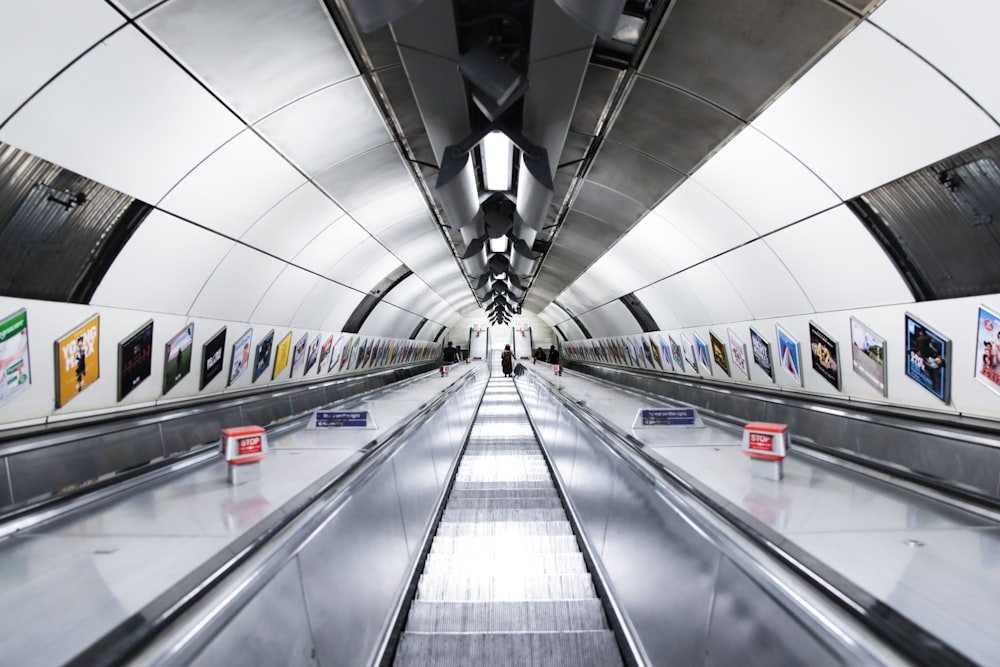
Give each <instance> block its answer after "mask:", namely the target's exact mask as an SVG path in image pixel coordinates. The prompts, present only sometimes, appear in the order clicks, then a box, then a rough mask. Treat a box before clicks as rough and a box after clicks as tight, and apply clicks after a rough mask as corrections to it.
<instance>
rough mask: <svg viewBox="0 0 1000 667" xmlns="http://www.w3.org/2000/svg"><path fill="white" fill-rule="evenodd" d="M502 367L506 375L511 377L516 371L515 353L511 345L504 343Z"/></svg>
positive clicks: (501, 356) (501, 355)
mask: <svg viewBox="0 0 1000 667" xmlns="http://www.w3.org/2000/svg"><path fill="white" fill-rule="evenodd" d="M500 369H501V370H502V371H503V375H504V377H510V374H511V373H513V372H514V353H513V352H511V351H510V345H504V348H503V352H501V353H500Z"/></svg>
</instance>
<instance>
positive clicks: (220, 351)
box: [198, 327, 226, 391]
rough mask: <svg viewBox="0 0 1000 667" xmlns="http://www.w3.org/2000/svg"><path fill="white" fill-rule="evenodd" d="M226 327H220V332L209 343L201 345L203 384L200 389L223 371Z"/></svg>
mask: <svg viewBox="0 0 1000 667" xmlns="http://www.w3.org/2000/svg"><path fill="white" fill-rule="evenodd" d="M225 350H226V327H222V328H221V329H219V332H218V333H217V334H215V335H214V336H212V337H211V338H210V339H209V341H208V342H207V343H205V344H204V345H202V346H201V384H200V385H199V386H198V391H201V390H202V389H204V388H205V387H207V386H208V383H209V382H211V381H212V380H214V379H215V378H216V376H218V375H219V373H221V372H222V359H223V357H224V356H225V353H226V351H225Z"/></svg>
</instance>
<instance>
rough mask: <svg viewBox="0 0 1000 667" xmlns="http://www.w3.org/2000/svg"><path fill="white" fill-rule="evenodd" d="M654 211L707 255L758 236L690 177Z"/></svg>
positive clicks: (717, 252) (716, 253)
mask: <svg viewBox="0 0 1000 667" xmlns="http://www.w3.org/2000/svg"><path fill="white" fill-rule="evenodd" d="M656 214H657V215H658V216H660V217H661V218H663V219H665V220H668V221H669V222H670V223H671V224H672V225H673V226H674V228H675V229H677V230H678V231H680V232H681V233H682V234H684V236H686V237H687V238H688V239H689V240H690V241H691V242H692V243H694V244H695V245H696V246H697V247H698V248H699V249H700V250H701V251H702V252H703V253H704V254H705V255H706V256H708V257H712V256H714V255H718V254H719V253H722V252H725V251H727V250H729V249H730V248H734V247H736V246H738V245H742V244H744V243H746V242H747V241H750V240H751V239H753V238H755V237H756V236H757V234H756V233H755V232H754V230H753V228H752V227H751V226H750V225H748V224H747V222H746V220H744V219H742V218H741V217H740V216H738V215H737V214H736V213H735V212H734V211H733V209H731V208H729V207H728V206H726V204H725V203H724V202H722V201H721V200H720V199H719V198H718V197H716V196H715V195H713V194H712V193H711V192H709V191H708V190H706V189H705V188H703V187H701V186H700V185H698V184H697V183H695V182H694V181H693V180H687V181H684V183H682V184H681V185H680V187H678V188H677V189H676V190H674V191H673V192H672V193H670V196H669V197H667V198H666V199H665V200H663V203H661V204H660V205H659V206H657V207H656Z"/></svg>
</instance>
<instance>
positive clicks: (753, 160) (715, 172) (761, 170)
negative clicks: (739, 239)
mask: <svg viewBox="0 0 1000 667" xmlns="http://www.w3.org/2000/svg"><path fill="white" fill-rule="evenodd" d="M691 179H692V180H694V181H695V182H696V183H699V184H700V185H702V186H704V187H705V188H706V189H707V190H709V191H711V192H712V193H713V194H714V195H715V196H716V197H718V198H719V199H721V200H722V201H724V202H725V203H726V204H727V205H728V206H729V207H730V208H731V209H733V210H734V211H735V212H736V213H737V214H738V215H739V216H740V217H741V218H742V219H743V220H746V221H747V223H749V224H750V226H751V227H753V229H754V230H755V231H756V232H757V233H758V234H766V233H767V232H770V231H773V230H775V229H778V228H779V227H784V226H785V225H788V224H791V223H793V222H797V221H799V220H801V219H803V218H806V217H808V216H810V215H814V214H816V213H819V212H820V211H823V210H826V209H828V208H831V207H833V206H836V205H837V204H839V203H840V199H839V198H838V197H837V195H836V194H834V193H833V191H832V190H830V188H828V187H827V186H826V185H825V184H824V183H823V182H822V181H821V180H819V179H818V178H816V175H815V174H813V173H812V172H810V171H809V170H808V169H806V168H805V166H804V165H803V164H802V163H801V162H799V161H798V160H796V159H795V158H794V157H792V155H790V154H789V153H788V151H786V150H785V149H784V148H782V147H781V146H778V145H777V144H776V143H774V142H773V141H771V140H770V139H768V138H767V137H766V136H764V135H763V134H761V133H760V132H758V131H757V130H755V129H754V128H753V127H747V128H745V129H744V130H743V131H742V132H740V133H739V134H738V135H737V136H736V137H735V138H734V139H733V140H732V141H730V142H729V143H728V144H726V146H725V147H724V148H723V149H722V150H721V151H719V152H718V153H717V154H716V155H715V156H713V157H712V158H711V159H710V160H709V161H708V162H707V163H706V164H705V165H703V166H702V167H701V168H700V169H698V171H697V172H695V173H694V174H693V175H692V176H691Z"/></svg>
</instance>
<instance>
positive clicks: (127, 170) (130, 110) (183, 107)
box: [0, 28, 243, 202]
mask: <svg viewBox="0 0 1000 667" xmlns="http://www.w3.org/2000/svg"><path fill="white" fill-rule="evenodd" d="M68 111H69V112H71V113H72V122H67V116H66V114H67V112H68ZM242 127H243V126H242V125H241V124H240V123H239V121H238V120H237V119H236V118H235V117H233V115H232V114H231V113H230V112H229V111H227V110H226V109H225V107H223V106H222V105H221V104H219V103H218V102H217V101H216V100H215V99H214V98H212V96H211V95H210V94H209V93H208V92H207V91H205V90H204V89H203V88H202V87H201V86H200V85H199V84H198V83H197V82H196V81H194V80H193V79H192V78H191V77H189V76H188V75H187V74H185V73H184V72H183V71H182V70H180V69H178V68H177V67H176V66H175V65H174V64H173V63H172V62H171V61H170V59H169V58H168V57H167V56H166V55H164V54H163V53H162V52H160V51H159V50H158V49H157V48H156V47H155V46H153V45H152V44H151V43H150V42H149V41H148V40H147V39H146V38H145V37H143V36H142V35H140V34H139V33H138V32H137V31H136V30H135V29H134V28H123V29H122V30H121V31H119V32H117V33H115V34H114V35H112V36H111V37H109V38H108V39H107V40H105V41H104V43H103V44H102V45H101V47H100V48H97V49H94V50H93V51H91V52H89V53H88V54H87V55H86V56H84V57H83V58H81V59H80V60H79V61H78V62H76V63H74V64H73V65H72V66H71V67H70V68H69V69H68V70H66V71H65V72H63V73H62V74H61V75H60V76H59V77H58V78H57V79H56V80H55V81H53V82H52V83H51V84H49V85H48V86H47V87H46V88H45V89H44V90H42V91H41V92H40V93H39V94H38V95H37V96H36V97H35V98H34V99H33V100H31V102H29V103H28V104H27V105H25V107H24V108H23V109H22V110H21V111H20V112H19V113H17V114H15V115H14V117H13V118H11V120H10V121H9V122H8V124H7V125H6V126H5V127H4V128H3V129H2V130H0V141H5V142H7V143H9V144H12V145H14V146H17V147H18V148H21V149H23V150H26V151H28V152H30V153H34V154H35V155H38V156H39V157H42V158H44V159H46V160H49V161H50V162H54V163H55V164H58V165H60V166H62V167H66V168H68V169H72V170H73V171H75V172H77V173H80V174H83V175H84V176H88V177H89V178H92V179H94V180H96V181H98V182H100V183H103V184H105V185H108V186H110V187H113V188H116V189H118V190H121V191H122V192H125V193H127V194H130V195H132V196H134V197H138V198H139V199H142V200H143V201H147V202H157V201H159V200H160V198H161V197H162V196H163V195H164V194H165V193H166V192H167V191H168V190H169V189H170V188H172V187H173V186H174V185H175V184H176V183H177V182H178V181H179V180H180V179H181V178H183V177H184V175H185V174H186V173H187V172H188V171H190V170H191V168H192V167H193V166H194V165H196V164H198V163H199V162H200V161H201V160H202V159H203V158H205V157H206V156H207V155H208V154H210V153H211V152H212V151H214V150H215V149H216V148H218V147H219V146H221V145H222V144H223V143H225V142H226V141H227V140H228V139H229V138H230V137H233V136H235V135H236V133H237V132H239V131H240V130H241V129H242Z"/></svg>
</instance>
